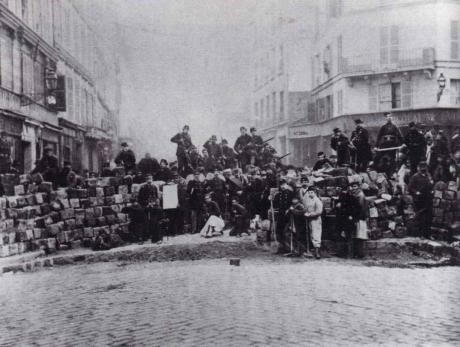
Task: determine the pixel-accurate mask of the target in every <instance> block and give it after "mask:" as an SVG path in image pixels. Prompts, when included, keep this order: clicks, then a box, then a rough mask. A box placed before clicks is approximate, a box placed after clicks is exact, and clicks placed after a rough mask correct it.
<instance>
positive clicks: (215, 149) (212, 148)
mask: <svg viewBox="0 0 460 347" xmlns="http://www.w3.org/2000/svg"><path fill="white" fill-rule="evenodd" d="M203 147H204V148H206V150H207V151H208V154H209V156H210V157H211V158H213V159H215V160H217V159H219V158H220V157H221V156H222V148H221V147H220V145H219V144H218V143H213V142H211V141H206V142H205V144H204V145H203Z"/></svg>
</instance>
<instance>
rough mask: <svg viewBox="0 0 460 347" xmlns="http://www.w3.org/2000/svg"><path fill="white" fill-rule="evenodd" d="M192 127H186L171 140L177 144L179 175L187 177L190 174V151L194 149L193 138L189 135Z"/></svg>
mask: <svg viewBox="0 0 460 347" xmlns="http://www.w3.org/2000/svg"><path fill="white" fill-rule="evenodd" d="M189 130H190V127H189V126H188V125H184V127H183V128H182V132H181V133H177V134H176V135H174V136H173V137H172V138H171V142H173V143H175V144H177V150H176V156H177V165H178V169H179V174H180V175H182V176H186V175H187V174H188V173H190V170H191V163H190V150H191V149H192V146H193V144H192V138H191V137H190V134H189Z"/></svg>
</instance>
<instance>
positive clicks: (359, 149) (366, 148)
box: [350, 127, 372, 160]
mask: <svg viewBox="0 0 460 347" xmlns="http://www.w3.org/2000/svg"><path fill="white" fill-rule="evenodd" d="M350 142H351V143H352V144H353V146H354V147H355V149H356V154H357V155H358V156H359V157H360V158H362V159H363V160H371V158H372V152H371V145H370V143H369V132H368V131H367V129H364V128H362V127H357V128H356V129H355V130H353V132H352V133H351V138H350Z"/></svg>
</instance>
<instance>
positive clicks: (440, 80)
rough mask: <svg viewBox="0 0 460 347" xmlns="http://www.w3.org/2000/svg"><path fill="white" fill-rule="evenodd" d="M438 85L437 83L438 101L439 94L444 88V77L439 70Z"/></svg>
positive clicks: (439, 98)
mask: <svg viewBox="0 0 460 347" xmlns="http://www.w3.org/2000/svg"><path fill="white" fill-rule="evenodd" d="M438 85H439V91H438V102H439V100H441V95H442V92H443V91H444V89H445V88H446V78H445V77H444V74H443V73H442V72H441V73H440V74H439V77H438Z"/></svg>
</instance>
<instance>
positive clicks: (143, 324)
mask: <svg viewBox="0 0 460 347" xmlns="http://www.w3.org/2000/svg"><path fill="white" fill-rule="evenodd" d="M459 284H460V269H459V268H454V267H446V268H437V269H397V268H392V269H389V268H381V267H365V266H355V265H351V264H349V263H348V264H340V263H331V262H328V261H325V260H321V261H314V260H311V261H307V262H297V261H293V260H290V259H277V260H267V259H257V258H252V259H243V260H242V264H241V266H240V267H234V266H230V265H228V260H225V259H219V260H201V261H194V262H193V261H189V262H174V263H135V264H121V263H100V264H93V265H80V266H74V267H61V268H57V269H54V270H52V271H42V272H39V273H24V274H15V275H12V274H11V275H3V276H1V277H0V345H1V346H106V345H109V346H266V345H273V346H288V345H302V346H312V345H319V346H337V345H344V346H362V345H372V346H373V345H377V344H380V345H386V346H397V345H411V346H412V345H420V346H443V345H446V346H455V345H456V346H459V345H460V290H459V288H460V286H459Z"/></svg>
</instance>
